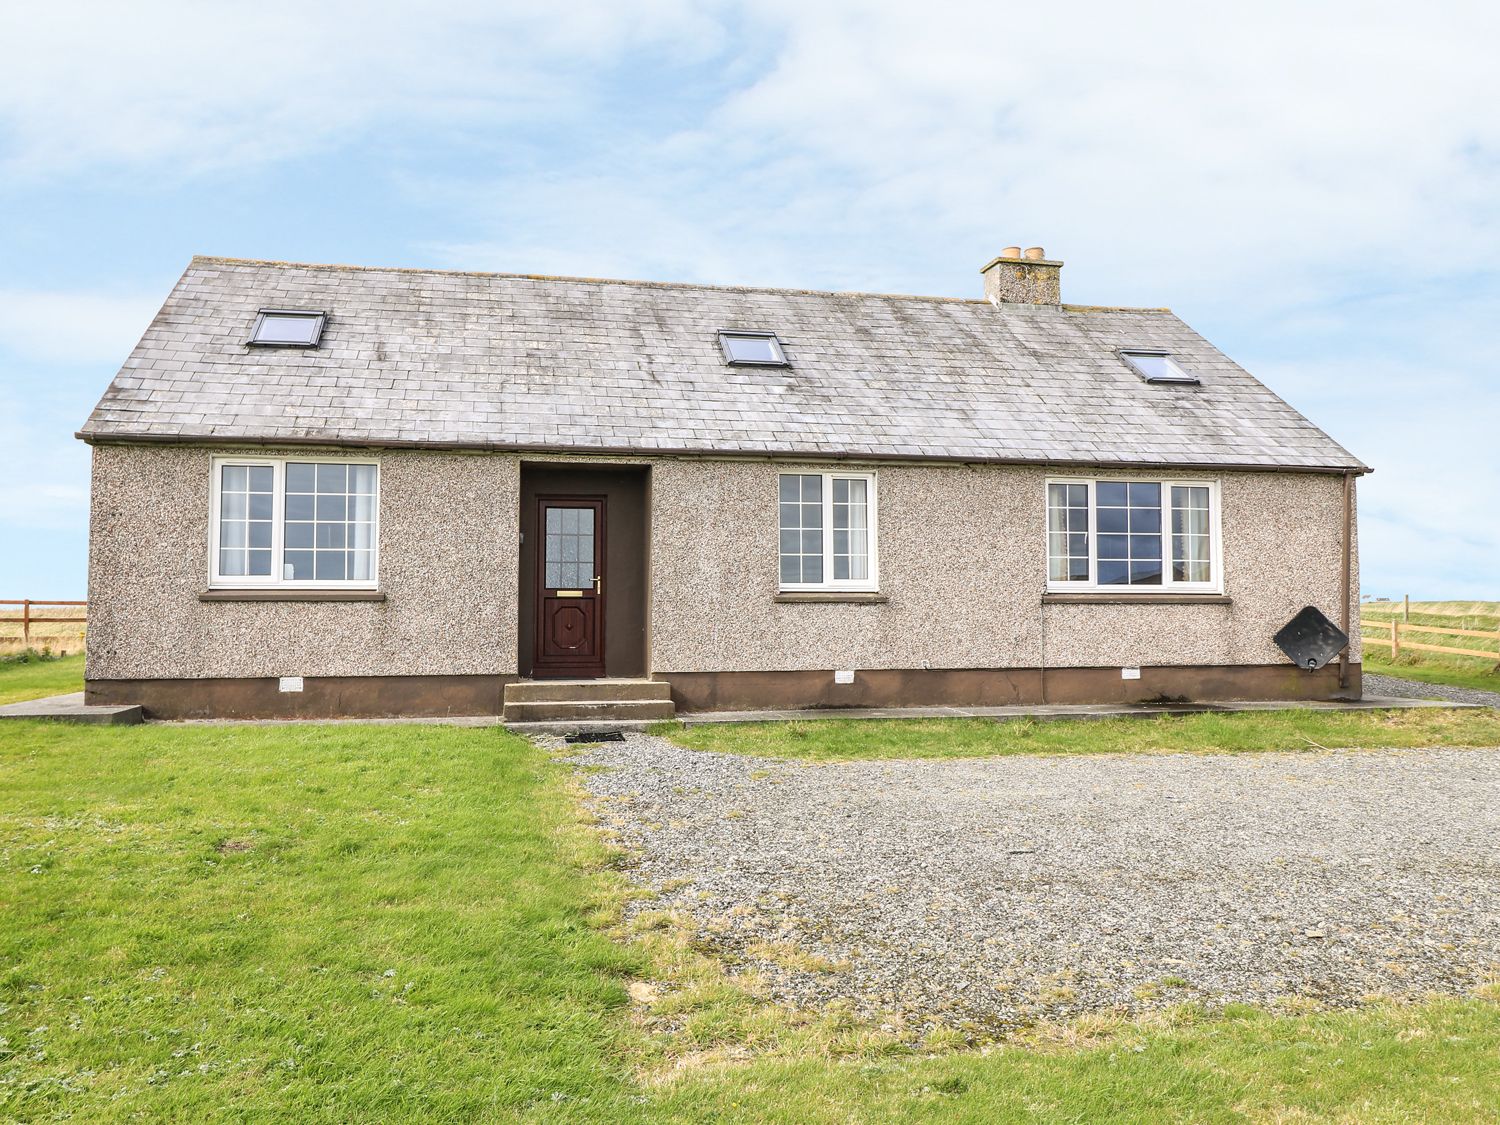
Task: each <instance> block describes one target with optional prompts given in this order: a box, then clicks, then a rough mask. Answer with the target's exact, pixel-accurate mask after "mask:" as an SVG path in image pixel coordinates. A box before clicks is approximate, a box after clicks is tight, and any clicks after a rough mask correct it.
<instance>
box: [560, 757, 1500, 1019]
mask: <svg viewBox="0 0 1500 1125" xmlns="http://www.w3.org/2000/svg"><path fill="white" fill-rule="evenodd" d="M626 738H627V740H626V741H625V742H624V743H614V744H606V745H604V746H601V747H598V748H591V749H588V750H585V751H584V752H583V753H582V754H580V755H579V757H578V758H577V759H576V760H577V761H579V762H580V763H587V764H589V765H593V766H603V767H606V768H604V769H593V770H584V771H581V772H580V774H579V777H580V780H581V782H582V783H583V784H584V785H585V786H586V787H587V789H588V790H589V792H590V793H591V794H592V803H593V806H594V808H595V811H596V812H597V813H598V814H599V815H600V817H601V818H602V820H603V821H604V822H605V823H606V824H608V825H610V826H612V827H613V828H614V829H615V830H616V831H618V832H619V833H621V835H622V837H623V840H624V843H625V844H626V845H627V846H628V847H629V848H630V849H631V850H632V851H633V853H634V856H635V859H634V866H633V869H632V874H633V877H634V878H636V879H638V880H639V881H640V882H642V883H643V884H645V885H648V886H650V887H653V888H656V889H658V890H662V893H661V895H660V897H659V898H657V899H655V900H653V901H650V902H646V903H644V904H642V905H640V906H638V907H637V909H664V908H665V909H676V910H681V911H683V912H685V913H687V914H688V915H690V916H691V918H692V919H693V923H694V925H695V926H696V928H697V930H698V932H699V936H700V937H701V938H702V940H703V941H705V942H707V943H708V944H709V945H710V946H712V947H713V948H715V949H716V950H717V951H718V952H719V953H720V954H722V955H724V956H726V957H727V959H729V960H730V961H731V963H735V964H741V965H744V966H746V967H753V968H756V969H758V970H760V971H761V972H762V973H764V974H765V975H766V977H767V979H768V981H769V984H770V988H771V993H772V996H773V998H775V999H777V1000H781V1001H785V1002H789V1003H794V1004H798V1005H816V1004H821V1003H823V1002H826V1001H830V1000H835V999H839V998H844V999H847V1000H849V1001H852V1003H853V1004H854V1006H855V1007H856V1009H857V1010H859V1011H860V1012H862V1013H863V1014H865V1015H866V1016H882V1015H884V1014H887V1013H893V1014H896V1015H897V1017H898V1018H899V1019H901V1020H902V1021H904V1022H905V1024H906V1026H908V1027H909V1028H910V1027H921V1026H926V1025H930V1024H932V1023H935V1022H942V1023H948V1024H957V1023H962V1022H964V1021H973V1022H974V1023H976V1024H978V1025H980V1026H981V1027H984V1028H986V1029H991V1030H998V1029H1003V1028H1004V1027H1006V1026H1011V1025H1014V1024H1016V1023H1018V1022H1023V1021H1027V1020H1030V1019H1034V1018H1035V1017H1037V1016H1039V1015H1042V1014H1051V1015H1066V1014H1073V1013H1078V1012H1082V1011H1088V1010H1097V1009H1101V1008H1123V1009H1139V1008H1144V1007H1152V1006H1157V1005H1164V1004H1170V1003H1175V1002H1180V1001H1183V1000H1190V999H1196V1000H1200V1001H1204V1002H1207V1003H1211V1004H1212V1003H1218V1002H1222V1001H1227V1000H1243V1001H1250V1002H1262V1001H1267V1000H1272V999H1275V998H1278V997H1284V996H1287V995H1293V994H1296V995H1302V996H1307V997H1313V998H1316V999H1318V1000H1322V1001H1325V1002H1328V1003H1334V1004H1345V1003H1352V1002H1356V1001H1357V1000H1359V999H1360V998H1361V997H1362V996H1365V995H1367V994H1369V993H1372V992H1382V993H1398V994H1400V993H1420V992H1426V991H1431V990H1437V991H1442V992H1463V991H1466V990H1470V989H1472V988H1474V987H1475V986H1477V985H1479V984H1480V983H1482V982H1484V981H1486V980H1490V979H1494V978H1495V976H1496V974H1497V972H1500V850H1497V849H1500V844H1497V841H1500V750H1406V751H1343V752H1332V753H1322V752H1306V753H1289V754H1282V753H1274V754H1269V753H1268V754H1241V755H1184V754H1178V755H1153V756H1133V755H1132V756H1126V755H1109V756H1098V757H1084V756H1077V757H1066V756H1058V757H1012V758H995V759H986V760H967V761H902V762H867V763H848V764H837V765H805V764H799V763H781V762H775V761H770V760H767V759H758V758H748V757H737V756H733V755H724V754H711V753H704V752H699V751H690V750H683V749H680V748H678V747H676V746H674V745H673V744H672V743H670V742H668V741H667V740H665V739H662V738H657V737H652V736H648V735H627V736H626ZM663 888H670V889H665V890H663ZM766 943H770V944H766ZM789 951H795V952H796V954H797V955H801V954H814V955H817V956H818V957H821V958H825V959H826V961H827V962H828V963H830V964H831V965H832V967H830V968H823V969H813V970H810V969H809V968H808V966H807V964H806V963H805V962H804V963H803V964H802V965H801V966H800V967H798V966H797V956H789V955H788V953H789ZM789 963H790V967H789Z"/></svg>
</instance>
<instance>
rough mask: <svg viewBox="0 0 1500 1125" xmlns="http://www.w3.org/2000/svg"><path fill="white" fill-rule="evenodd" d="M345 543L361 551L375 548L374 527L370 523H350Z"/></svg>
mask: <svg viewBox="0 0 1500 1125" xmlns="http://www.w3.org/2000/svg"><path fill="white" fill-rule="evenodd" d="M348 527H349V531H348V535H347V537H346V543H347V545H348V546H350V547H355V548H358V549H359V550H361V551H368V550H370V549H372V548H373V547H374V546H375V525H374V524H372V523H351V524H349V525H348Z"/></svg>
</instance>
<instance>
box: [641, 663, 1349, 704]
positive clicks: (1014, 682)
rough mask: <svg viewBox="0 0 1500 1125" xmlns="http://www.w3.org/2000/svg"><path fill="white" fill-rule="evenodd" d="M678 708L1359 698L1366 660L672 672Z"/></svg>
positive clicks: (670, 677) (663, 675)
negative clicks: (1313, 664)
mask: <svg viewBox="0 0 1500 1125" xmlns="http://www.w3.org/2000/svg"><path fill="white" fill-rule="evenodd" d="M654 678H655V679H658V680H668V681H670V682H671V684H672V700H673V702H675V703H676V704H677V709H678V710H679V711H757V710H780V709H792V708H803V707H939V706H952V707H1003V706H1007V705H1035V704H1043V703H1145V702H1167V701H1170V702H1174V703H1179V702H1209V701H1212V700H1217V699H1266V700H1296V699H1358V698H1359V697H1360V666H1359V665H1358V664H1351V665H1350V666H1349V687H1348V688H1347V689H1344V690H1341V689H1340V688H1339V670H1338V665H1337V664H1330V665H1328V666H1326V667H1324V668H1322V669H1320V670H1318V671H1316V672H1305V671H1303V670H1302V669H1300V668H1298V667H1296V666H1295V665H1292V664H1245V665H1196V666H1194V665H1189V666H1176V667H1162V668H1142V669H1141V678H1140V679H1138V680H1126V679H1122V678H1121V676H1120V669H1118V668H1049V669H1047V670H1046V672H1043V671H1042V670H1041V669H1039V668H996V669H985V668H959V669H899V670H889V671H879V670H875V671H868V672H856V673H855V674H854V682H853V683H852V684H837V683H834V680H833V673H832V672H664V673H658V674H657V675H656V676H655V677H654Z"/></svg>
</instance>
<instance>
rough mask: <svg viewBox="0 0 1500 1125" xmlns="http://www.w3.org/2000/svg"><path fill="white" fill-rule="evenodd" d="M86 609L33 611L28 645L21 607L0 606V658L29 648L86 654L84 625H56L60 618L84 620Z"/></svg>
mask: <svg viewBox="0 0 1500 1125" xmlns="http://www.w3.org/2000/svg"><path fill="white" fill-rule="evenodd" d="M85 612H86V610H85V607H83V606H57V607H54V608H50V609H45V608H44V609H38V608H35V607H33V608H32V610H31V628H30V631H29V633H30V637H31V639H30V640H29V641H28V640H26V639H25V637H24V636H23V632H24V631H23V629H22V621H21V607H20V606H0V655H10V654H14V653H17V652H20V651H22V650H23V649H27V648H36V649H42V648H45V649H48V650H50V651H51V652H55V653H56V652H79V653H81V652H82V651H83V640H84V631H85V627H86V625H87V623H86V622H83V621H56V620H53V619H54V618H58V617H82V616H84V615H85Z"/></svg>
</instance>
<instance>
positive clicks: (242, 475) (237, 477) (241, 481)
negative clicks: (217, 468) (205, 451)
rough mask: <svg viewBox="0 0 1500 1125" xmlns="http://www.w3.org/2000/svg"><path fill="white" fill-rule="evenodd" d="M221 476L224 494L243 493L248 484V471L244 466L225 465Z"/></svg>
mask: <svg viewBox="0 0 1500 1125" xmlns="http://www.w3.org/2000/svg"><path fill="white" fill-rule="evenodd" d="M222 476H223V484H224V491H225V492H244V491H245V489H246V487H247V486H248V484H249V480H250V470H249V469H247V468H246V467H245V466H244V465H225V466H224V471H223V474H222Z"/></svg>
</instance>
